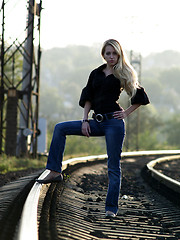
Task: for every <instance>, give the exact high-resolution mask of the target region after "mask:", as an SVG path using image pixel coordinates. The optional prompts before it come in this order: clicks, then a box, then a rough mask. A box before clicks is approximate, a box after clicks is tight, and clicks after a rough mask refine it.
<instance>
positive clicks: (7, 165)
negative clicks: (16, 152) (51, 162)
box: [0, 154, 46, 174]
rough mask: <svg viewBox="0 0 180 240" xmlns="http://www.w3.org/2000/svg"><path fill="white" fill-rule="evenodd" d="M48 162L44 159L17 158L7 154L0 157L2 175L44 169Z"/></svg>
mask: <svg viewBox="0 0 180 240" xmlns="http://www.w3.org/2000/svg"><path fill="white" fill-rule="evenodd" d="M45 163H46V160H45V158H44V157H41V158H39V159H31V158H16V157H12V156H11V157H10V156H7V155H5V154H1V155H0V173H1V174H5V173H7V172H9V171H19V170H25V169H28V168H44V167H45Z"/></svg>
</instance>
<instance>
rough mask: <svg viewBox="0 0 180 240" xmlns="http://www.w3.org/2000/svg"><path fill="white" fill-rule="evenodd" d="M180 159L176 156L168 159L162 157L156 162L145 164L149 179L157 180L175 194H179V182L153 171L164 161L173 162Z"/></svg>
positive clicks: (179, 156)
mask: <svg viewBox="0 0 180 240" xmlns="http://www.w3.org/2000/svg"><path fill="white" fill-rule="evenodd" d="M177 159H180V155H177V156H168V157H162V158H158V159H156V160H153V161H151V162H149V163H148V164H147V169H148V170H149V171H150V173H151V177H153V178H155V179H156V180H158V181H159V182H160V183H162V184H164V185H166V186H167V187H169V188H170V189H172V190H174V191H175V192H178V193H180V182H178V181H176V180H174V179H172V178H170V177H168V176H166V175H164V174H163V173H160V172H159V171H158V170H156V169H154V167H155V166H156V165H157V164H158V163H161V162H166V161H173V160H177Z"/></svg>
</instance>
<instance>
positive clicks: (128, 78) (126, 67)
mask: <svg viewBox="0 0 180 240" xmlns="http://www.w3.org/2000/svg"><path fill="white" fill-rule="evenodd" d="M108 45H110V46H112V47H113V48H114V49H115V51H116V52H117V54H118V56H119V58H118V62H117V64H116V65H115V66H114V67H113V69H114V75H115V77H117V78H118V79H119V80H120V82H121V87H122V89H124V90H125V91H126V92H127V94H128V95H129V96H130V97H132V96H134V95H135V93H136V90H137V88H138V86H139V83H138V77H137V73H136V71H135V70H134V68H133V67H132V65H131V64H130V63H129V61H128V59H127V57H126V55H125V53H124V52H123V50H122V47H121V45H120V43H119V42H118V41H117V40H114V39H109V40H107V41H105V42H104V44H103V47H102V50H101V55H102V56H103V58H104V53H105V48H106V46H108Z"/></svg>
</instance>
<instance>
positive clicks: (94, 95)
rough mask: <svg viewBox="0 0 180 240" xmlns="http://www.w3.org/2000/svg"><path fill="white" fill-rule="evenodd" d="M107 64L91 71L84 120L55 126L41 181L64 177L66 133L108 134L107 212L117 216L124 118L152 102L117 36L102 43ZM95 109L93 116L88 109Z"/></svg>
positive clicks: (83, 100) (83, 97) (84, 95)
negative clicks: (125, 101)
mask: <svg viewBox="0 0 180 240" xmlns="http://www.w3.org/2000/svg"><path fill="white" fill-rule="evenodd" d="M101 54H102V57H103V58H104V60H105V62H106V63H105V64H103V65H101V66H100V67H98V68H96V69H95V70H93V71H92V72H91V73H90V76H89V79H88V82H87V85H86V86H85V88H83V90H82V93H81V96H80V101H79V105H80V106H81V107H83V108H84V117H83V120H82V121H68V122H62V123H58V124H57V125H56V126H55V129H54V134H53V138H52V142H51V146H50V151H49V157H48V161H47V166H46V168H47V169H49V170H51V171H50V173H49V174H48V175H47V177H46V178H45V179H43V180H37V181H38V182H39V183H51V182H58V181H62V174H61V167H62V159H63V152H64V148H65V141H66V135H82V136H83V135H84V136H86V137H91V136H105V140H106V148H107V155H108V180H109V186H108V192H107V197H106V203H105V211H106V216H108V217H115V216H116V214H117V211H118V199H119V194H120V186H121V167H120V159H121V152H122V146H123V140H124V135H125V128H124V119H125V118H126V117H127V116H128V115H129V114H131V113H132V112H133V111H134V110H136V109H137V108H138V107H139V106H140V105H146V104H148V103H149V99H148V97H147V94H146V93H145V91H144V89H143V88H142V87H140V86H139V83H138V79H137V74H136V72H135V70H134V69H133V68H132V66H131V65H130V64H129V63H128V61H127V59H126V58H125V55H124V53H123V50H122V47H121V45H120V44H119V42H118V41H116V40H114V39H109V40H107V41H106V42H105V43H104V44H103V47H102V51H101ZM123 90H125V91H126V93H127V94H128V95H129V96H130V98H131V106H130V107H129V108H127V109H126V110H124V109H123V108H122V107H120V106H119V104H118V103H117V100H118V99H119V96H120V93H121V92H122V91H123ZM90 110H93V111H94V113H93V119H89V112H90Z"/></svg>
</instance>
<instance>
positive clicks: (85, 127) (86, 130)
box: [82, 101, 91, 137]
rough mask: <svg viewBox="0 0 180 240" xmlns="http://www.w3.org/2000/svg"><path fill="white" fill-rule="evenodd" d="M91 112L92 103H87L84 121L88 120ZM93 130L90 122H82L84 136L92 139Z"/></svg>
mask: <svg viewBox="0 0 180 240" xmlns="http://www.w3.org/2000/svg"><path fill="white" fill-rule="evenodd" d="M90 110H91V102H89V101H86V102H85V105H84V117H83V120H88V115H89V112H90ZM90 133H91V129H90V126H89V122H85V121H83V122H82V134H83V135H85V136H86V137H90Z"/></svg>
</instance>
